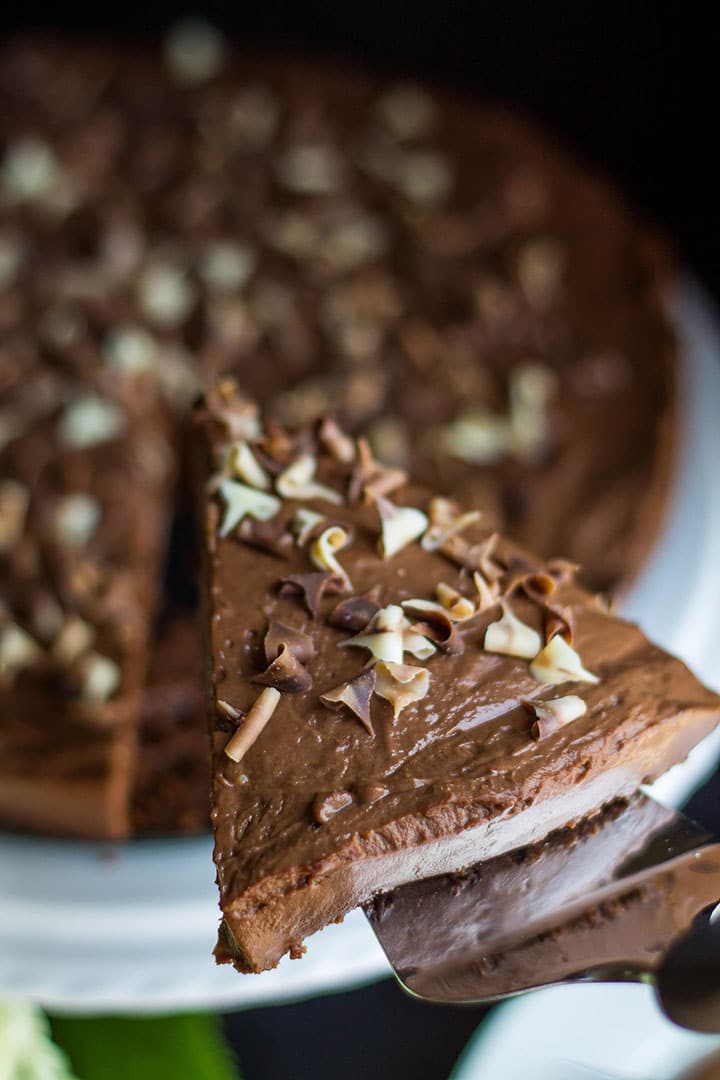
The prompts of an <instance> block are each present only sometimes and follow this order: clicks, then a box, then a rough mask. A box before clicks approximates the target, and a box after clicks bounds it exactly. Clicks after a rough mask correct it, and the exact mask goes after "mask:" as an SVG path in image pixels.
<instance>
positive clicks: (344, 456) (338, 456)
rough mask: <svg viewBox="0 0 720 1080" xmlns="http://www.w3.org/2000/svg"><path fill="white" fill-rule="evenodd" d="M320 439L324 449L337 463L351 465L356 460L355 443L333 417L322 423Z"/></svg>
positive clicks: (319, 433) (319, 432)
mask: <svg viewBox="0 0 720 1080" xmlns="http://www.w3.org/2000/svg"><path fill="white" fill-rule="evenodd" d="M318 439H319V440H320V445H321V446H322V447H323V449H324V450H326V451H327V452H328V454H330V456H331V457H333V458H335V460H336V461H340V462H342V463H343V464H344V465H349V464H351V462H353V461H354V460H355V443H354V442H353V440H352V439H351V438H350V436H349V435H346V434H345V432H344V431H343V430H342V428H341V427H340V425H339V424H337V423H336V422H335V420H333V419H332V418H331V417H329V416H326V417H325V418H324V419H323V420H321V421H320V424H319V427H318Z"/></svg>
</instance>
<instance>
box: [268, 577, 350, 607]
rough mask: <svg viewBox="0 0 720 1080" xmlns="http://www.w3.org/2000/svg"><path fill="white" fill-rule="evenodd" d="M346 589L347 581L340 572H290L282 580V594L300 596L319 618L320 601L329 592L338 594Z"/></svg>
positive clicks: (333, 594) (331, 594) (329, 593)
mask: <svg viewBox="0 0 720 1080" xmlns="http://www.w3.org/2000/svg"><path fill="white" fill-rule="evenodd" d="M344 590H345V582H344V581H343V579H342V578H341V577H340V576H339V574H326V573H322V572H320V571H318V572H310V573H308V574H290V575H289V576H288V577H286V578H283V579H282V580H281V582H280V595H281V596H300V597H302V600H303V603H304V604H305V607H306V608H307V610H308V612H309V614H310V615H312V617H313V619H315V618H317V613H318V610H319V608H320V601H321V600H322V598H323V596H325V594H326V593H327V595H328V596H337V595H339V594H340V593H341V592H344Z"/></svg>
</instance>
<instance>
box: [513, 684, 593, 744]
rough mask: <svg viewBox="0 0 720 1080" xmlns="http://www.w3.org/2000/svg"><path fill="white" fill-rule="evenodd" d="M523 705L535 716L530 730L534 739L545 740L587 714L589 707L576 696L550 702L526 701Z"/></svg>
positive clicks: (569, 695)
mask: <svg viewBox="0 0 720 1080" xmlns="http://www.w3.org/2000/svg"><path fill="white" fill-rule="evenodd" d="M523 704H524V705H525V707H526V709H528V710H529V711H530V712H532V713H533V715H534V716H535V722H534V723H533V725H532V727H531V728H530V734H531V736H532V737H533V739H544V738H546V737H547V736H548V735H552V734H553V733H554V732H556V731H559V730H560V729H561V728H564V727H565V725H566V724H571V723H572V722H573V720H578V719H579V718H580V717H581V716H584V715H585V713H586V712H587V705H586V704H585V702H584V701H583V699H582V698H581V697H577V695H575V694H568V696H567V697H559V698H554V699H552V700H550V701H526V702H523Z"/></svg>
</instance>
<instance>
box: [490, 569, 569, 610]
mask: <svg viewBox="0 0 720 1080" xmlns="http://www.w3.org/2000/svg"><path fill="white" fill-rule="evenodd" d="M504 585H505V588H504V589H503V595H504V596H510V595H511V594H512V593H514V592H516V591H520V592H524V593H525V595H526V596H527V598H528V599H529V600H533V601H535V603H536V604H544V603H545V602H546V601H547V598H548V596H550V595H551V594H552V593H554V592H555V589H556V587H557V581H556V580H555V578H554V577H552V576H551V575H550V574H546V573H543V571H541V570H539V571H535V570H530V571H527V570H519V571H517V572H516V573H514V574H512V575H510V577H509V580H507V579H506V581H505V582H504Z"/></svg>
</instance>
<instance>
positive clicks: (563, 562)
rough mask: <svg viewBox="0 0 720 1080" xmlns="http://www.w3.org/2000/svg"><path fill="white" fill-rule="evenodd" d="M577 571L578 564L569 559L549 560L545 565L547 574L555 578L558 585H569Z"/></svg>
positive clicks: (578, 568)
mask: <svg viewBox="0 0 720 1080" xmlns="http://www.w3.org/2000/svg"><path fill="white" fill-rule="evenodd" d="M579 570H580V565H579V563H574V562H571V561H570V559H550V560H549V562H548V564H547V571H548V574H550V575H551V576H552V577H554V578H555V580H556V581H557V583H558V585H569V584H570V582H571V581H572V580H573V578H574V577H575V575H576V574H577V572H578V571H579Z"/></svg>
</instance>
